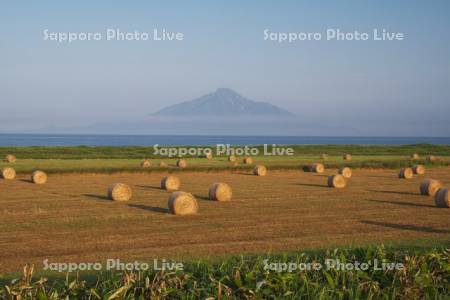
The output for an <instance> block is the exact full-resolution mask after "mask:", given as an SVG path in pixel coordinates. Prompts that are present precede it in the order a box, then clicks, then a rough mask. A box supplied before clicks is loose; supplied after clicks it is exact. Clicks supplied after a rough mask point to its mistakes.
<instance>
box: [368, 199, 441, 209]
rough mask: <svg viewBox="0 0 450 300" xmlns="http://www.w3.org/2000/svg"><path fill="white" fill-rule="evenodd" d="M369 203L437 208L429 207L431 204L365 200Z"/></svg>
mask: <svg viewBox="0 0 450 300" xmlns="http://www.w3.org/2000/svg"><path fill="white" fill-rule="evenodd" d="M367 201H370V202H377V203H388V204H395V205H404V206H417V207H431V208H438V207H437V206H434V205H431V204H420V203H412V202H402V201H392V200H375V199H372V200H367Z"/></svg>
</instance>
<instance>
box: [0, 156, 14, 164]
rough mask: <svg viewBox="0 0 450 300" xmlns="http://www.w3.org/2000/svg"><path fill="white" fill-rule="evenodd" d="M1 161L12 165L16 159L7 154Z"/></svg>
mask: <svg viewBox="0 0 450 300" xmlns="http://www.w3.org/2000/svg"><path fill="white" fill-rule="evenodd" d="M3 161H4V162H7V163H14V162H16V157H15V156H14V155H12V154H8V155H6V156H5V158H4V159H3Z"/></svg>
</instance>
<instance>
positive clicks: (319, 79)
mask: <svg viewBox="0 0 450 300" xmlns="http://www.w3.org/2000/svg"><path fill="white" fill-rule="evenodd" d="M242 2H244V1H223V4H217V3H218V2H217V1H158V2H155V1H129V2H126V1H120V2H119V1H117V2H113V1H104V2H101V1H95V3H94V1H29V2H26V4H25V2H24V3H23V4H20V3H21V2H20V1H2V2H1V4H0V109H1V112H2V113H1V120H2V121H1V122H0V132H9V131H24V132H27V131H30V130H31V129H39V128H46V127H56V128H64V127H72V126H74V127H77V126H81V125H89V124H94V123H102V122H105V123H110V122H120V121H124V122H125V121H130V120H140V119H144V118H146V115H147V114H149V113H151V112H154V111H156V110H158V109H160V108H162V107H164V106H166V105H169V104H174V103H177V102H180V101H184V100H190V99H193V98H196V97H198V96H201V95H203V94H206V93H209V92H211V91H214V90H215V89H217V88H218V87H229V88H232V89H234V90H236V91H238V92H239V93H241V94H242V95H244V96H246V97H248V98H250V99H254V100H261V101H268V102H271V103H273V104H275V105H278V106H280V107H283V108H285V109H288V110H290V111H292V112H294V113H296V114H297V115H299V119H301V120H302V121H305V122H322V123H325V124H327V125H328V126H336V127H344V128H345V127H346V126H347V127H349V128H350V127H351V128H357V129H358V133H359V134H362V135H406V136H414V135H427V134H430V135H434V136H439V135H440V136H449V135H450V130H449V129H450V120H449V117H448V114H449V111H450V57H449V56H450V32H449V30H450V18H449V12H450V2H449V1H446V0H442V1H432V2H429V1H411V0H409V1H371V2H370V3H369V1H360V0H355V1H246V3H245V4H243V3H242ZM108 28H118V29H120V30H121V31H134V30H138V31H141V32H152V31H153V29H154V28H157V29H160V30H162V29H163V28H165V29H166V30H167V31H175V32H182V33H183V34H184V40H183V41H104V40H102V41H75V42H72V43H67V42H66V43H58V42H55V41H44V34H43V31H44V30H45V29H48V30H49V31H50V32H101V33H104V32H105V30H106V29H108ZM328 28H332V29H336V28H339V29H341V30H342V31H344V32H353V31H355V30H357V31H360V32H369V33H372V30H373V29H374V28H377V29H380V30H381V29H383V28H384V29H387V30H389V31H393V32H401V33H404V34H405V40H403V41H373V40H369V41H326V40H321V41H298V42H292V43H287V42H285V43H277V42H274V41H264V33H263V31H264V30H265V29H269V30H270V31H271V32H320V33H324V32H325V31H326V30H327V29H328ZM61 131H63V129H61ZM323 134H327V132H326V131H324V132H323ZM333 134H334V133H333ZM343 134H352V132H350V131H349V132H343Z"/></svg>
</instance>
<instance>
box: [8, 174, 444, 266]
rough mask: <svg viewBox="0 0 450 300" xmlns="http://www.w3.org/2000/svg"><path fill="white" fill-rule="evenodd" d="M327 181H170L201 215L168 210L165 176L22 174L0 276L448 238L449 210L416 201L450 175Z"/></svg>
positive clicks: (12, 193)
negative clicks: (219, 189) (124, 188)
mask: <svg viewBox="0 0 450 300" xmlns="http://www.w3.org/2000/svg"><path fill="white" fill-rule="evenodd" d="M334 172H336V170H327V171H326V172H325V174H313V173H304V172H301V171H272V172H270V171H269V173H268V175H267V176H266V177H257V176H251V175H249V174H245V173H230V172H228V173H227V172H221V173H202V172H198V173H194V172H185V173H180V174H177V176H179V177H180V178H181V180H182V189H181V190H183V191H188V192H191V193H192V194H194V195H195V196H196V197H197V199H198V202H199V214H198V215H195V216H185V217H181V216H174V215H170V214H168V212H167V199H168V196H169V194H170V193H169V192H167V191H164V190H161V189H160V188H159V182H160V179H161V178H162V177H163V176H165V173H152V174H125V173H124V174H112V175H108V174H83V175H80V174H65V175H50V176H49V181H48V183H47V184H45V185H34V184H32V183H31V182H30V181H29V180H28V177H24V176H19V177H18V178H17V179H15V180H13V181H6V180H0V272H9V271H19V270H20V268H21V267H22V266H23V265H24V264H25V263H27V262H31V263H34V264H35V267H36V268H37V269H40V268H42V262H43V260H45V259H48V260H49V262H99V261H104V260H105V259H109V258H120V259H122V260H135V259H137V260H150V259H153V258H175V257H177V258H180V257H192V256H194V257H198V256H209V255H211V256H216V255H226V254H229V253H244V252H245V253H250V252H262V253H265V252H268V251H281V250H299V249H305V248H315V247H323V246H336V245H348V244H355V243H356V244H358V243H366V242H381V241H386V242H387V241H400V240H402V239H416V238H417V239H422V238H424V239H430V240H433V239H445V240H449V239H450V209H443V208H437V207H435V205H434V200H433V198H432V197H426V196H421V195H420V194H419V184H420V182H421V181H422V180H423V179H424V178H435V179H440V180H442V181H443V182H444V184H445V185H447V186H449V185H450V168H436V169H431V170H427V174H426V176H421V177H415V178H414V179H411V180H405V179H399V178H397V172H396V171H394V170H381V169H380V170H354V173H353V177H352V178H351V179H350V180H349V182H348V187H347V188H345V189H342V190H338V189H332V188H328V187H327V186H326V180H327V177H326V175H329V174H332V173H334ZM219 181H220V182H226V183H228V184H230V185H231V186H232V188H233V194H234V195H233V198H234V199H233V201H231V202H226V203H223V202H215V201H209V200H208V199H207V195H208V187H209V185H210V184H211V183H213V182H219ZM115 182H123V183H126V184H129V185H130V186H131V187H132V189H133V193H134V195H133V199H132V200H130V201H128V202H125V203H117V202H113V201H109V200H107V199H106V197H105V195H106V191H107V187H108V185H109V184H111V183H115Z"/></svg>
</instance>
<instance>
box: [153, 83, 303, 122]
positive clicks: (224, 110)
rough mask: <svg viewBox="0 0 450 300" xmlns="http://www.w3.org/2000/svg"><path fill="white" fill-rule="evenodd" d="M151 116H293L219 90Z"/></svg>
mask: <svg viewBox="0 0 450 300" xmlns="http://www.w3.org/2000/svg"><path fill="white" fill-rule="evenodd" d="M152 115H153V116H223V117H234V116H244V115H245V116H280V117H281V116H294V114H292V113H290V112H289V111H287V110H284V109H282V108H279V107H277V106H275V105H272V104H270V103H267V102H257V101H253V100H250V99H247V98H245V97H242V96H241V95H239V94H238V93H236V92H235V91H233V90H231V89H227V88H219V89H217V91H215V92H214V93H210V94H207V95H204V96H201V97H200V98H197V99H194V100H191V101H185V102H182V103H178V104H174V105H171V106H168V107H165V108H163V109H161V110H159V111H157V112H155V113H153V114H152Z"/></svg>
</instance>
